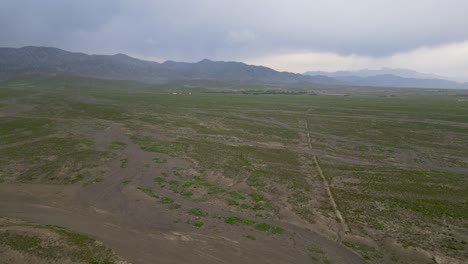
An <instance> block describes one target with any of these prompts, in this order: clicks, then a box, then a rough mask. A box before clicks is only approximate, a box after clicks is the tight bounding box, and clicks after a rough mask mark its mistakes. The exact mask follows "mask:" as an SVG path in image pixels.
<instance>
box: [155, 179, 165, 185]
mask: <svg viewBox="0 0 468 264" xmlns="http://www.w3.org/2000/svg"><path fill="white" fill-rule="evenodd" d="M154 181H155V182H156V183H157V184H159V185H162V184H164V183H165V182H166V179H165V178H162V177H156V178H154Z"/></svg>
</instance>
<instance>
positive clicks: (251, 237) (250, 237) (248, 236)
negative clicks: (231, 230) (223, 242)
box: [245, 235, 257, 240]
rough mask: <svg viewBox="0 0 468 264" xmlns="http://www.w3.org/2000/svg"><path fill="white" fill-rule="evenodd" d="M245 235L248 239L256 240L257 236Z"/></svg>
mask: <svg viewBox="0 0 468 264" xmlns="http://www.w3.org/2000/svg"><path fill="white" fill-rule="evenodd" d="M245 237H246V238H248V239H250V240H257V238H255V237H254V236H252V235H246V236H245Z"/></svg>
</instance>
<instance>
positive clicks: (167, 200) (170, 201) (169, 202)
mask: <svg viewBox="0 0 468 264" xmlns="http://www.w3.org/2000/svg"><path fill="white" fill-rule="evenodd" d="M173 202H174V199H172V198H170V197H162V198H161V203H163V204H171V203H173Z"/></svg>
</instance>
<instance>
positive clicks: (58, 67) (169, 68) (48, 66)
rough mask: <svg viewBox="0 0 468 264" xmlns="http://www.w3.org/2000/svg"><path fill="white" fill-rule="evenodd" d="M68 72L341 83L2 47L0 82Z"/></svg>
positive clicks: (225, 66) (232, 67)
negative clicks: (14, 78)
mask: <svg viewBox="0 0 468 264" xmlns="http://www.w3.org/2000/svg"><path fill="white" fill-rule="evenodd" d="M34 73H67V74H74V75H80V76H86V77H94V78H102V79H114V80H136V81H142V82H149V83H155V82H165V81H173V80H217V81H240V82H265V83H330V84H335V83H338V82H337V81H336V80H335V79H333V78H329V77H325V76H317V77H312V76H305V75H301V74H295V73H289V72H278V71H275V70H273V69H270V68H267V67H263V66H253V65H247V64H245V63H241V62H224V61H210V60H202V61H200V62H196V63H185V62H175V61H166V62H164V63H158V62H153V61H145V60H140V59H136V58H132V57H130V56H127V55H125V54H116V55H88V54H84V53H78V52H68V51H65V50H61V49H58V48H51V47H33V46H28V47H23V48H0V79H5V78H8V77H9V76H15V75H19V74H34Z"/></svg>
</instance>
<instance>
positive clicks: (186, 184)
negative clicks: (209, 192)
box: [182, 181, 193, 188]
mask: <svg viewBox="0 0 468 264" xmlns="http://www.w3.org/2000/svg"><path fill="white" fill-rule="evenodd" d="M192 185H193V182H192V181H187V182H184V184H182V187H184V188H189V187H191V186H192Z"/></svg>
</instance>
